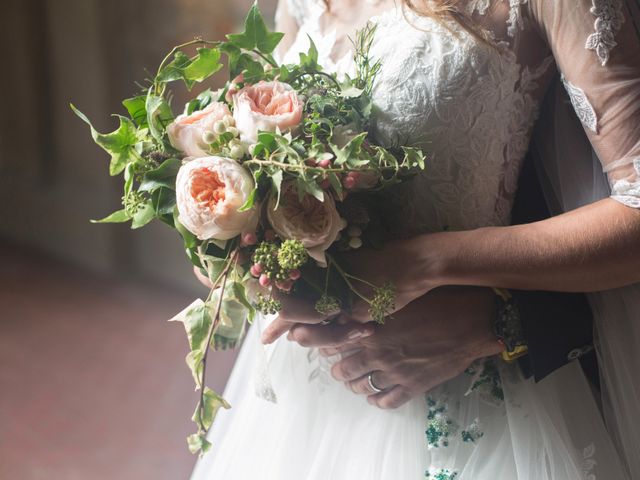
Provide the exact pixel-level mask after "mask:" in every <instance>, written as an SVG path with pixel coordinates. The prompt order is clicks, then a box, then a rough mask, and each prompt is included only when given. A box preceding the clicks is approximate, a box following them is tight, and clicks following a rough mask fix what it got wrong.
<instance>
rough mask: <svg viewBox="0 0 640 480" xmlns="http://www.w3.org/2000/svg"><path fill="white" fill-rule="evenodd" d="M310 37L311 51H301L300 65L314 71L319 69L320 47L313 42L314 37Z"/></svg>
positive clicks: (304, 68) (306, 69)
mask: <svg viewBox="0 0 640 480" xmlns="http://www.w3.org/2000/svg"><path fill="white" fill-rule="evenodd" d="M307 37H308V38H309V51H308V52H307V53H304V52H300V67H301V68H302V69H303V70H304V71H306V72H314V71H317V70H319V68H320V67H319V66H318V49H317V48H316V44H315V43H313V39H312V38H311V37H310V36H309V35H307Z"/></svg>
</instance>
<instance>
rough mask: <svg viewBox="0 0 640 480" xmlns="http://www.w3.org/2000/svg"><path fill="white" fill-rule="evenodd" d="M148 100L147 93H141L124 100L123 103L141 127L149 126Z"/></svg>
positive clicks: (132, 118)
mask: <svg viewBox="0 0 640 480" xmlns="http://www.w3.org/2000/svg"><path fill="white" fill-rule="evenodd" d="M146 101H147V97H146V95H139V96H137V97H133V98H127V99H126V100H123V101H122V105H124V108H126V109H127V112H128V113H129V116H130V117H131V120H133V122H134V123H135V124H136V125H138V126H139V127H146V126H147V108H146V106H145V105H146Z"/></svg>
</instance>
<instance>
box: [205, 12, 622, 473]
mask: <svg viewBox="0 0 640 480" xmlns="http://www.w3.org/2000/svg"><path fill="white" fill-rule="evenodd" d="M503 3H505V2H503V1H502V0H475V1H473V2H470V6H469V8H470V11H471V12H475V14H477V15H482V16H488V15H490V12H494V11H496V10H499V9H493V8H492V7H493V6H499V5H502V4H503ZM526 3H527V0H509V1H507V2H506V4H507V5H508V8H507V9H506V15H505V16H504V17H502V18H501V20H500V21H501V22H503V25H506V27H505V28H504V30H505V31H507V32H508V37H506V38H504V39H500V38H498V39H497V40H498V42H502V44H501V46H502V47H504V48H494V47H492V46H491V45H486V44H482V43H480V42H478V41H477V40H476V39H475V38H474V37H473V36H472V35H470V34H468V33H467V32H466V31H463V30H462V29H461V28H460V27H457V26H456V25H455V24H452V25H448V26H444V25H442V24H440V23H438V22H436V21H434V20H432V19H429V18H424V17H420V16H418V15H417V14H414V13H412V12H403V11H401V10H400V9H399V8H394V9H391V10H389V11H386V12H384V13H382V14H380V15H377V16H375V17H373V18H372V19H371V22H373V23H375V24H376V25H377V30H376V40H375V41H374V45H373V47H372V50H371V53H372V55H373V56H374V57H377V58H379V59H381V60H382V69H381V71H380V74H379V76H378V78H377V83H376V86H375V89H374V102H375V109H374V113H373V120H372V125H373V132H374V134H375V135H376V137H377V139H378V140H379V141H381V142H382V143H384V144H386V145H413V146H424V147H425V148H427V149H428V151H429V153H430V154H432V158H431V159H430V162H429V164H428V168H427V169H426V171H425V172H424V174H421V175H419V176H418V177H417V178H415V179H414V180H413V181H412V182H407V183H406V184H404V185H406V186H402V187H401V189H398V190H397V191H395V192H393V193H392V194H391V196H390V204H391V205H396V206H395V207H392V208H391V212H392V214H391V216H392V217H393V222H394V223H391V224H392V225H395V227H394V228H395V231H396V233H397V234H398V236H407V235H413V234H416V233H419V232H431V231H440V230H443V229H472V228H477V227H482V226H489V225H506V224H508V223H509V220H510V211H511V206H512V202H513V197H514V193H515V190H516V186H517V178H518V174H519V171H520V166H521V164H522V161H523V158H524V155H525V153H526V151H527V147H528V143H529V139H530V135H531V129H532V126H533V123H534V121H535V119H536V116H537V113H538V106H539V102H540V98H539V97H540V95H539V90H540V88H541V87H542V86H543V85H542V84H543V82H545V81H546V80H547V79H548V75H549V74H550V73H551V71H552V70H553V58H551V57H549V56H548V55H547V56H545V57H542V58H541V59H540V60H539V61H537V62H535V63H534V64H531V65H524V64H521V63H520V61H519V58H518V54H517V52H516V51H515V50H513V49H512V46H513V45H515V44H517V43H518V42H519V41H520V40H521V38H520V37H519V35H521V34H522V32H523V31H524V30H525V29H526V23H527V22H526V18H525V16H524V15H523V11H522V9H523V5H525V4H526ZM287 7H288V10H289V13H290V15H291V16H292V17H294V18H296V19H297V21H298V25H299V31H298V35H297V38H296V39H295V41H294V42H293V45H292V47H291V48H290V50H289V51H288V52H287V53H286V54H285V55H284V59H283V61H284V62H287V61H292V62H295V61H297V55H298V52H300V51H306V49H307V48H308V38H307V35H308V36H309V37H311V38H312V40H313V41H314V43H315V44H316V46H317V49H318V54H319V63H320V64H322V65H323V66H324V67H325V68H326V69H332V70H334V71H336V72H337V73H339V74H343V73H345V72H348V71H349V69H350V68H351V67H352V63H351V60H350V56H349V55H347V56H345V57H342V58H338V59H334V58H333V57H332V51H333V47H334V44H335V42H336V40H337V36H336V32H335V30H331V29H328V30H326V31H323V29H322V28H321V21H320V20H321V18H322V16H323V15H324V14H325V12H326V6H325V4H324V2H323V0H288V2H287ZM447 27H449V28H447ZM497 36H498V35H497V34H496V35H495V37H497ZM257 342H258V340H257V332H256V330H255V329H252V331H251V332H250V334H249V337H248V338H247V340H246V341H245V346H244V347H243V350H242V352H241V355H240V358H239V360H238V362H237V364H236V367H235V369H234V373H233V375H232V378H231V380H230V383H229V386H228V388H227V392H226V393H225V395H226V397H227V398H228V399H229V401H230V403H232V405H233V407H234V408H233V409H232V410H230V411H228V412H227V411H224V412H221V413H220V414H219V419H218V420H217V422H216V425H214V429H213V432H212V439H211V440H212V441H213V442H214V444H215V445H216V447H215V449H214V450H215V451H214V453H213V456H205V457H204V458H203V459H202V460H201V461H200V462H199V463H198V466H197V468H196V470H195V472H194V475H193V477H192V480H208V479H211V478H224V479H229V480H244V479H249V478H261V479H273V480H300V479H303V478H304V479H306V480H325V479H331V480H352V479H354V478H361V479H367V480H396V479H419V478H427V479H431V480H433V479H437V480H453V479H455V480H494V479H518V480H565V479H578V480H579V479H583V480H604V479H607V480H623V479H625V478H626V477H625V475H624V474H623V472H622V471H621V469H620V465H619V462H618V461H617V456H616V453H615V452H614V450H613V447H612V445H611V442H610V441H609V438H608V436H607V434H606V432H605V431H604V427H603V424H602V421H601V420H600V414H599V411H598V408H597V406H596V403H595V401H594V400H593V397H592V393H591V389H590V387H589V385H588V383H587V381H586V379H585V378H584V375H583V373H582V371H581V369H580V367H579V366H578V365H577V364H576V363H573V364H569V365H567V366H566V367H564V368H562V369H560V370H558V371H557V372H555V373H554V374H552V375H551V376H550V377H548V378H547V379H545V380H544V381H543V382H541V383H539V384H535V383H533V381H532V380H525V379H523V377H522V375H521V373H520V371H519V370H518V368H517V366H516V365H512V364H506V363H504V362H502V361H498V360H488V361H484V362H477V363H476V364H474V365H473V366H472V367H470V369H469V370H468V371H467V372H466V373H465V374H463V375H461V376H459V377H457V378H455V379H453V380H451V381H449V382H447V383H445V384H444V385H442V386H441V387H438V388H436V389H434V390H433V391H431V392H429V395H428V396H427V397H425V398H416V399H414V400H412V401H411V402H409V403H408V404H406V405H404V406H403V407H401V408H399V409H397V410H395V411H383V410H378V409H376V408H375V407H371V406H370V405H369V404H368V403H367V402H366V399H365V398H363V397H361V396H356V395H354V394H353V393H352V392H350V391H348V390H347V389H345V388H344V386H343V385H341V384H339V383H337V382H333V380H332V379H331V378H330V377H329V376H328V367H329V365H323V364H321V362H320V361H319V358H318V356H317V355H315V354H313V353H310V352H309V351H308V350H307V349H305V348H302V347H300V346H299V345H297V344H294V343H290V342H287V341H286V340H284V339H280V340H279V341H278V342H276V343H275V344H274V345H273V346H272V347H270V351H269V358H270V361H269V372H270V375H271V380H272V383H273V388H274V390H275V393H276V394H277V396H278V403H277V404H272V403H268V402H265V401H263V400H261V399H259V398H256V397H255V396H254V395H252V389H251V388H250V385H251V382H250V381H249V380H248V378H250V377H251V375H254V374H255V373H250V372H251V371H252V368H253V363H252V361H251V359H252V357H253V355H254V354H255V350H256V349H258V348H261V347H260V346H259V345H258V343H257ZM585 445H589V446H590V447H589V449H585V448H584V446H585ZM591 447H592V448H591ZM587 454H588V455H587Z"/></svg>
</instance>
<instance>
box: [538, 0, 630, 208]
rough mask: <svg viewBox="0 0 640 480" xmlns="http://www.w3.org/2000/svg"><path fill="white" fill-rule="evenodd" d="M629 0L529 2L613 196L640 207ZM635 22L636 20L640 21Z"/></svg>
mask: <svg viewBox="0 0 640 480" xmlns="http://www.w3.org/2000/svg"><path fill="white" fill-rule="evenodd" d="M627 2H628V3H630V4H632V3H633V2H629V0H553V1H548V0H529V9H530V10H531V12H530V13H531V17H532V19H533V20H534V23H535V24H536V25H537V26H538V28H539V30H540V32H541V35H542V36H543V37H544V39H546V41H547V42H548V45H549V47H550V48H551V50H552V51H553V55H554V57H555V59H556V63H557V65H558V69H559V71H560V73H561V75H562V81H563V84H564V86H565V88H566V90H567V92H568V93H569V97H570V99H571V103H572V104H573V107H574V109H575V111H576V114H577V116H578V117H579V119H580V121H581V122H582V124H583V126H584V128H585V130H586V132H587V135H588V136H589V139H590V141H591V144H592V145H593V147H594V149H595V151H596V153H597V154H598V157H599V158H600V161H601V162H602V166H603V169H604V171H605V172H607V175H608V178H609V182H610V185H611V190H612V197H613V198H614V199H616V200H618V201H620V202H622V203H624V204H625V205H628V206H631V207H635V208H640V128H639V126H640V33H639V32H638V17H640V16H639V15H637V12H636V11H634V10H632V8H633V9H635V7H632V5H627ZM634 17H635V21H634Z"/></svg>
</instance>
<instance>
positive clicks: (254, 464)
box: [191, 320, 628, 480]
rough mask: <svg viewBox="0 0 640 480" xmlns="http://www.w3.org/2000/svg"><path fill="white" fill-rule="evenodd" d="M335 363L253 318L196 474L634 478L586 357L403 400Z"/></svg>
mask: <svg viewBox="0 0 640 480" xmlns="http://www.w3.org/2000/svg"><path fill="white" fill-rule="evenodd" d="M263 321H264V320H263ZM329 367H330V365H329V361H328V360H326V359H323V358H322V357H319V356H318V355H317V354H316V353H315V351H313V350H309V349H305V348H303V347H300V346H299V345H297V344H295V343H291V342H288V341H287V340H286V339H284V338H282V339H280V340H279V341H278V342H276V343H275V344H274V345H273V346H270V347H269V348H268V349H267V350H266V351H265V350H263V347H262V346H261V344H260V343H259V339H258V328H257V327H256V326H254V327H252V329H251V331H250V332H249V335H248V337H247V339H246V341H245V344H244V346H243V348H242V352H241V353H240V356H239V359H238V361H237V363H236V366H235V368H234V371H233V374H232V376H231V379H230V381H229V384H228V387H227V390H226V394H225V397H226V398H227V400H228V401H229V402H230V403H231V404H232V409H231V410H227V411H222V412H221V413H220V414H219V416H218V418H217V419H216V422H215V425H214V427H213V429H212V431H211V433H210V440H211V442H212V443H213V448H212V451H211V452H210V453H208V454H206V455H205V456H204V457H203V458H201V459H200V460H199V461H198V463H197V465H196V468H195V470H194V472H193V475H192V477H191V478H192V480H254V479H260V480H356V479H358V480H361V479H362V480H399V479H402V480H404V479H420V478H428V479H431V480H454V479H455V480H498V479H500V480H502V479H504V480H512V479H517V480H576V479H584V480H619V479H626V478H628V477H627V476H626V475H625V474H624V473H623V469H622V467H621V463H620V461H619V459H618V456H617V454H616V452H615V449H614V448H613V446H612V442H611V441H610V439H609V436H608V434H607V433H606V431H605V429H604V425H603V422H602V419H601V414H600V411H599V409H598V406H597V404H596V402H595V401H594V397H593V394H592V391H591V388H590V386H589V384H588V382H587V380H586V379H585V377H584V375H583V373H582V370H581V368H580V367H579V365H578V364H576V363H574V364H570V365H567V366H566V367H564V368H562V369H560V370H559V371H557V372H556V373H554V374H552V375H551V376H549V377H548V378H547V379H545V380H544V381H542V382H540V383H538V384H536V383H534V382H532V381H530V380H524V379H522V377H521V375H520V372H519V370H518V368H517V367H516V366H512V365H507V364H505V363H504V362H501V361H497V360H496V361H490V362H488V363H487V364H478V365H475V366H473V368H472V369H470V371H468V372H467V373H465V374H463V375H460V376H459V377H457V378H455V379H453V380H451V381H449V382H447V383H446V384H445V385H443V386H441V387H439V388H437V389H435V390H434V391H432V392H429V394H428V395H426V396H425V397H421V398H416V399H414V400H413V401H412V402H410V403H408V404H406V405H404V406H403V407H401V408H399V409H397V410H391V411H387V410H380V409H378V408H376V407H373V406H371V405H369V404H368V403H367V401H366V399H365V398H364V397H363V396H356V395H355V394H353V393H352V392H351V391H349V390H347V389H346V388H345V387H344V386H343V385H342V384H341V383H338V382H336V381H334V380H333V379H332V378H331V377H330V375H329ZM274 400H275V401H274Z"/></svg>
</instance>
